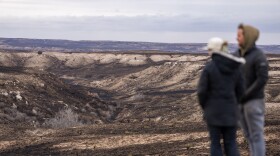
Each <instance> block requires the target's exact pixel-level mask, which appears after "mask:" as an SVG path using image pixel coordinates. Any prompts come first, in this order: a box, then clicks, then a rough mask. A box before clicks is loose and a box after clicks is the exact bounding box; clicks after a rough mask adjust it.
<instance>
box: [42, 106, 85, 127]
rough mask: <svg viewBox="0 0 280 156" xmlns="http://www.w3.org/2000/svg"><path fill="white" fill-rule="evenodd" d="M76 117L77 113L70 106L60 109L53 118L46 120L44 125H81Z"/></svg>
mask: <svg viewBox="0 0 280 156" xmlns="http://www.w3.org/2000/svg"><path fill="white" fill-rule="evenodd" d="M78 118H79V116H78V114H76V113H75V112H73V111H72V110H71V109H70V108H66V109H62V110H60V111H59V112H58V113H57V114H56V116H55V117H54V118H52V119H49V120H47V121H46V122H45V124H44V125H45V126H47V127H52V128H67V127H75V126H81V125H83V123H82V122H80V121H79V119H78Z"/></svg>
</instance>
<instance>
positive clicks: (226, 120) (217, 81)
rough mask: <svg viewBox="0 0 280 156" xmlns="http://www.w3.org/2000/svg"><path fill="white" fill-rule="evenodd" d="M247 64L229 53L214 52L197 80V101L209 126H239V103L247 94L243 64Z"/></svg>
mask: <svg viewBox="0 0 280 156" xmlns="http://www.w3.org/2000/svg"><path fill="white" fill-rule="evenodd" d="M242 63H245V61H244V59H240V58H237V57H234V56H232V55H231V54H227V53H213V54H212V60H211V61H210V62H209V63H208V64H207V65H206V66H205V68H204V69H203V71H202V74H201V77H200V80H199V83H198V90H197V94H198V100H199V104H200V106H201V107H202V109H203V112H204V118H205V120H206V122H207V124H209V125H214V126H236V125H237V121H238V104H239V100H240V98H241V96H242V95H243V93H244V88H245V86H244V80H243V77H242V74H241V70H240V69H241V68H240V65H241V64H242Z"/></svg>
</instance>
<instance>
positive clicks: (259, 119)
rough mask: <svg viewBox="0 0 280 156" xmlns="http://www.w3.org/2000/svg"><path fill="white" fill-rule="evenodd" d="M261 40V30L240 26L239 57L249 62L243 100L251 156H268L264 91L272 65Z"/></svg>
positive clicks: (243, 117)
mask: <svg viewBox="0 0 280 156" xmlns="http://www.w3.org/2000/svg"><path fill="white" fill-rule="evenodd" d="M258 37H259V30H258V29H256V28H254V27H253V26H250V25H243V24H240V25H239V26H238V32H237V41H238V44H239V49H238V51H237V52H236V53H235V55H236V56H240V57H244V58H245V60H246V64H245V65H244V66H243V67H242V70H243V74H244V79H245V88H246V89H245V93H244V95H243V97H242V98H241V104H242V105H241V118H240V123H241V127H242V129H243V132H244V135H245V137H246V139H247V141H248V143H249V148H250V155H252V156H265V140H264V113H265V103H264V96H265V94H264V89H265V85H266V83H267V81H268V63H267V59H266V56H265V55H264V53H263V52H262V50H260V49H259V48H257V47H256V44H255V42H256V41H257V39H258Z"/></svg>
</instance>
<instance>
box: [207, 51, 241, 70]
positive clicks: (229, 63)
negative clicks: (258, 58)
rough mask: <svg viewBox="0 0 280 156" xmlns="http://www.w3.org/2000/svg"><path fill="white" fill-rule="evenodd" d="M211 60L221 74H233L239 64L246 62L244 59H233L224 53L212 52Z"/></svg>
mask: <svg viewBox="0 0 280 156" xmlns="http://www.w3.org/2000/svg"><path fill="white" fill-rule="evenodd" d="M212 60H213V61H214V62H215V64H216V66H217V67H218V69H219V70H220V71H221V72H222V73H233V72H235V70H236V69H238V68H239V66H240V65H241V64H245V62H246V61H245V59H244V58H239V57H235V56H233V55H231V54H229V53H224V52H213V53H212Z"/></svg>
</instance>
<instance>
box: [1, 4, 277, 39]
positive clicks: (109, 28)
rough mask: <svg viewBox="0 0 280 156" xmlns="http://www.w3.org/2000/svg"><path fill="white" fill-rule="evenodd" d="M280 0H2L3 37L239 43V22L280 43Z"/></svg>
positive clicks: (265, 37)
mask: <svg viewBox="0 0 280 156" xmlns="http://www.w3.org/2000/svg"><path fill="white" fill-rule="evenodd" d="M279 7H280V1H279V0H271V1H265V0H255V1H254V0H248V1H241V0H238V1H235V2H231V1H230V2H227V1H223V0H213V1H208V0H197V1H195V2H191V1H186V0H173V1H171V0H142V1H138V0H102V1H101V0H81V1H78V0H48V1H47V0H0V9H1V14H0V37H9V38H41V39H68V40H116V41H143V42H166V43H205V42H207V40H208V39H209V38H210V37H213V36H219V37H222V38H225V39H226V40H228V41H229V42H231V43H236V28H237V25H238V24H239V23H241V22H242V23H245V24H251V25H254V26H256V27H257V28H259V29H260V31H261V36H260V39H259V41H258V42H257V43H258V44H280V12H279V11H278V9H279Z"/></svg>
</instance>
